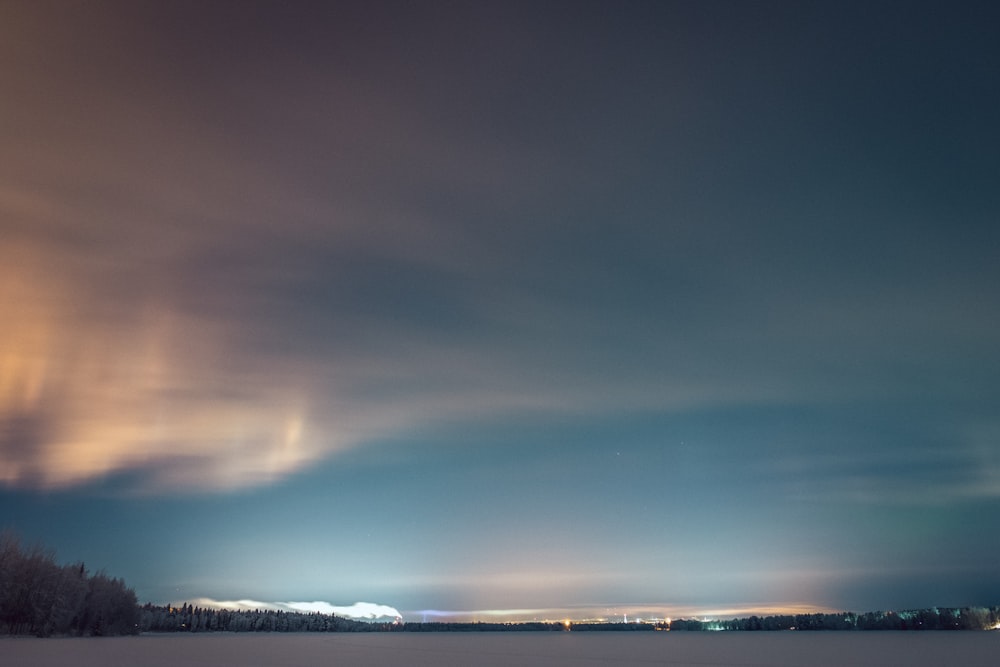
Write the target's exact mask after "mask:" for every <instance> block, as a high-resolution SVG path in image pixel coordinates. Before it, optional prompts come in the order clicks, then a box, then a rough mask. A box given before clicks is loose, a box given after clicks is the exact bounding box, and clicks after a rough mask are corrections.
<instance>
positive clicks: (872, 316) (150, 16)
mask: <svg viewBox="0 0 1000 667" xmlns="http://www.w3.org/2000/svg"><path fill="white" fill-rule="evenodd" d="M998 25H1000V5H998V4H997V3H995V2H992V1H991V2H984V3H977V2H964V3H963V2H940V3H928V2H893V3H886V2H872V1H865V2H857V3H850V2H839V1H838V2H829V3H814V2H804V1H802V2H799V1H796V2H745V1H737V2H604V3H594V2H590V3H588V2H565V3H561V2H507V1H504V2H456V3H450V2H442V1H438V0H434V1H433V2H417V3H413V2H400V3H370V2H364V3H359V4H351V3H342V2H336V3H335V2H316V3H310V2H290V3H278V2H273V3H263V2H228V3H227V2H201V1H197V2H184V1H174V0H171V1H170V2H154V3H146V2H136V1H132V0H128V1H124V0H123V1H122V2H117V3H115V2H66V1H58V2H51V3H48V2H37V1H35V0H0V528H8V529H11V530H13V531H14V532H16V533H17V534H18V535H19V536H20V537H21V538H22V540H23V541H24V542H27V543H29V544H30V543H34V542H36V541H40V542H43V543H44V544H46V545H47V546H49V547H51V548H53V549H54V550H55V552H56V557H57V560H59V561H60V562H64V561H71V560H78V559H82V560H83V561H84V562H85V563H86V565H87V566H88V568H92V569H95V570H96V569H99V568H106V569H107V571H108V573H109V574H111V575H114V576H120V577H123V578H124V579H125V580H126V582H127V583H128V584H129V585H131V586H133V587H134V588H135V590H136V593H137V595H138V596H139V599H140V601H151V602H157V603H166V602H173V603H178V604H179V603H181V602H185V601H193V600H200V599H211V600H217V601H233V600H241V599H242V600H253V601H257V602H272V603H273V602H295V601H299V602H302V601H310V602H311V601H325V602H329V603H331V604H334V605H344V604H351V603H353V602H355V601H359V600H360V601H368V602H374V603H379V604H385V605H390V606H392V607H394V608H396V609H398V610H400V611H401V612H402V614H403V616H404V618H405V619H407V620H420V619H421V618H425V617H430V618H439V617H438V616H436V615H435V613H436V612H461V614H459V615H456V616H453V617H454V618H479V619H482V620H486V619H487V618H561V617H564V616H566V617H573V618H586V617H615V616H619V615H624V614H626V613H627V614H629V616H630V617H632V616H634V615H642V614H646V615H659V616H664V615H671V614H673V615H675V616H676V615H678V614H685V613H687V614H694V613H697V614H709V615H710V614H717V615H724V616H732V615H736V614H737V613H739V612H744V611H747V610H769V609H796V610H799V609H851V610H856V611H865V610H869V609H898V608H912V607H924V606H934V605H942V606H959V605H988V604H998V603H1000V571H998V569H997V563H996V555H997V553H1000V530H998V528H1000V519H998V517H1000V261H998V258H1000V185H998V182H1000V181H998V177H1000V42H998V40H997V26H998ZM445 617H446V618H447V617H448V616H445Z"/></svg>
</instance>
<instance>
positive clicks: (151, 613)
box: [139, 603, 392, 632]
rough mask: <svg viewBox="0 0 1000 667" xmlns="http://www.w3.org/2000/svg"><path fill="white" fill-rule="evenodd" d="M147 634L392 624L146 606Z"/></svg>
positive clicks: (363, 628) (365, 628)
mask: <svg viewBox="0 0 1000 667" xmlns="http://www.w3.org/2000/svg"><path fill="white" fill-rule="evenodd" d="M139 626H140V627H141V628H142V631H143V632H378V631H381V630H387V629H389V628H390V627H391V626H392V624H391V623H368V622H365V621H357V620H353V619H349V618H343V617H341V616H335V615H333V614H320V613H311V614H306V613H301V612H295V611H274V610H270V609H214V608H211V607H195V606H194V605H189V604H187V603H184V604H182V605H181V606H180V607H174V606H173V605H162V606H161V605H152V604H147V605H144V606H143V607H142V609H141V611H140V621H139Z"/></svg>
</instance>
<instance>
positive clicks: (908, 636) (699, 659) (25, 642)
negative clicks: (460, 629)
mask: <svg viewBox="0 0 1000 667" xmlns="http://www.w3.org/2000/svg"><path fill="white" fill-rule="evenodd" d="M998 661H1000V632H924V633H895V632H871V633H862V632H834V633H809V632H762V633H736V632H734V633H721V632H719V633H682V632H670V633H668V632H655V633H654V632H649V633H646V632H643V633H634V632H629V633H615V632H595V633H582V632H565V633H563V632H559V633H541V632H539V633H528V632H525V633H521V632H506V633H433V634H409V633H393V634H375V633H370V634H294V635H286V634H205V635H145V636H141V637H119V638H107V639H104V638H90V639H33V638H4V639H0V665H4V666H7V665H9V666H10V667H15V666H16V667H63V666H65V665H73V667H177V666H178V665H183V666H184V667H210V666H211V667H228V666H230V665H231V666H232V667H255V666H256V667H314V666H316V665H333V666H341V665H343V666H345V667H390V666H391V667H399V666H401V665H406V666H409V667H424V666H427V667H431V666H434V667H448V666H452V665H454V666H456V667H457V666H465V665H478V666H483V667H494V666H496V667H500V666H503V667H508V666H509V665H519V666H521V667H533V666H539V667H540V666H542V665H545V666H552V667H569V666H571V665H621V666H624V667H628V666H638V665H643V666H645V667H648V666H649V665H671V666H678V667H680V666H685V665H691V666H694V665H697V666H698V667H706V666H708V667H718V666H739V667H827V666H829V667H843V666H845V665H852V666H854V667H868V666H871V667H875V666H876V665H877V666H878V667H894V666H899V667H904V666H905V667H919V666H922V665H926V666H927V667H931V666H933V667H940V666H941V665H962V666H963V667H996V665H997V664H1000V662H998Z"/></svg>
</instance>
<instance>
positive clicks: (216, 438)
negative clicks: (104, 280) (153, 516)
mask: <svg viewBox="0 0 1000 667" xmlns="http://www.w3.org/2000/svg"><path fill="white" fill-rule="evenodd" d="M0 255H2V256H0V267H2V268H0V303H2V304H3V312H4V318H3V326H0V424H2V425H3V430H2V431H0V453H2V456H0V481H2V482H4V483H7V484H12V485H30V486H38V487H43V488H52V487H61V486H67V485H74V484H80V483H83V482H86V481H89V480H94V479H97V478H101V477H104V476H107V475H111V474H115V473H119V472H124V471H142V472H143V473H144V475H143V477H144V484H145V485H147V487H148V488H163V487H174V486H187V487H191V486H195V487H207V488H221V489H228V488H236V487H241V486H246V485H250V484H259V483H265V482H268V481H272V480H274V479H276V478H279V477H281V476H283V475H286V474H288V473H290V472H292V471H295V470H298V469H300V468H301V467H302V466H304V465H306V464H307V463H309V462H311V461H314V460H315V459H316V458H318V457H319V456H321V455H322V454H324V453H327V452H328V451H329V450H330V449H331V448H335V447H336V446H338V444H340V443H336V442H334V443H331V442H330V439H329V437H328V438H327V439H326V440H325V442H324V447H323V448H322V449H321V448H320V447H319V446H318V445H317V444H316V439H315V437H314V434H313V433H312V432H311V429H310V424H309V415H308V410H309V405H308V401H307V398H306V393H305V392H304V391H303V386H302V385H301V384H300V383H297V382H296V381H294V380H293V379H292V378H291V376H292V375H294V373H293V371H292V369H289V368H280V367H276V365H275V364H274V363H273V362H268V363H266V364H265V363H258V364H254V363H248V362H247V359H246V358H245V356H243V355H242V353H241V352H240V351H239V349H238V346H237V345H236V341H234V340H233V339H232V332H231V331H230V328H229V327H228V326H227V325H226V324H225V322H223V321H212V320H210V319H206V318H199V317H197V316H195V315H192V314H190V313H184V312H182V310H181V309H178V308H175V307H172V305H171V304H170V303H167V302H158V301H156V300H148V301H146V302H129V303H126V304H122V305H120V306H115V305H113V304H112V305H109V304H106V303H102V301H101V298H100V297H99V295H96V294H94V293H92V291H91V290H90V287H89V286H88V285H86V284H85V283H82V282H81V283H74V282H72V281H71V280H69V279H68V278H67V276H66V275H64V274H62V273H61V272H60V271H59V270H58V266H56V265H53V262H54V261H57V260H58V255H52V254H49V255H44V254H42V253H40V252H39V249H38V248H35V247H32V246H31V245H30V244H11V245H8V246H6V247H5V249H4V250H3V251H2V252H0ZM50 267H51V268H50ZM237 360H238V362H239V363H238V364H237V363H235V362H236V361H237Z"/></svg>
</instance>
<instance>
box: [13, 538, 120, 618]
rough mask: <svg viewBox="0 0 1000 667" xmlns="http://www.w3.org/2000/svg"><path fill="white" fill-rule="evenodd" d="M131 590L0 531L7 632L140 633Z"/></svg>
mask: <svg viewBox="0 0 1000 667" xmlns="http://www.w3.org/2000/svg"><path fill="white" fill-rule="evenodd" d="M138 623H139V605H138V604H137V602H136V597H135V592H134V591H133V590H132V589H130V588H128V587H126V586H125V582H124V581H122V580H121V579H113V578H111V577H108V576H107V575H106V574H104V573H103V572H98V573H97V574H94V575H90V574H88V573H87V569H86V568H85V567H84V565H83V563H73V564H70V565H58V564H56V562H55V557H54V556H53V554H52V552H51V551H48V550H46V549H44V548H43V547H41V546H35V547H31V548H28V549H25V548H22V547H21V544H20V541H19V540H18V539H17V538H16V537H15V536H14V535H12V534H10V533H2V534H0V629H2V630H5V631H6V632H7V634H12V635H24V634H31V635H37V636H39V637H48V636H51V635H95V636H100V635H126V634H136V633H138V632H139V625H138Z"/></svg>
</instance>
